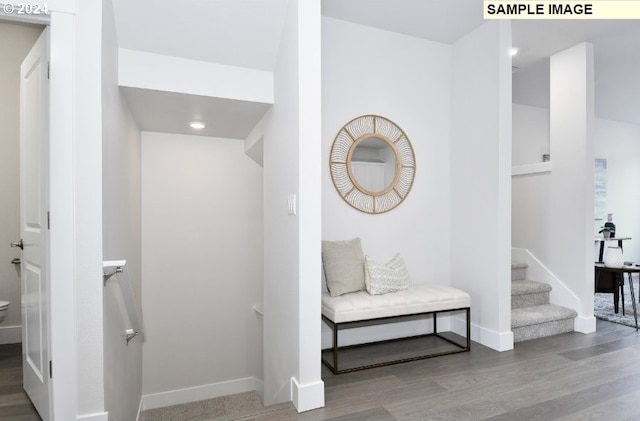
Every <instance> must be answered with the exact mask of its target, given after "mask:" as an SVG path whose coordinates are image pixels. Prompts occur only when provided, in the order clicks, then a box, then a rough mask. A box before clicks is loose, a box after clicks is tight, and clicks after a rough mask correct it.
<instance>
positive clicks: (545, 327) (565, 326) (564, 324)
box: [512, 319, 574, 342]
mask: <svg viewBox="0 0 640 421" xmlns="http://www.w3.org/2000/svg"><path fill="white" fill-rule="evenodd" d="M573 320H574V319H562V320H555V321H552V322H547V323H540V324H537V325H530V326H523V327H518V328H515V329H513V330H512V332H513V342H523V341H528V340H530V339H537V338H544V337H546V336H553V335H558V334H560V333H567V332H573Z"/></svg>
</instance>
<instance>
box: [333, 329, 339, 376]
mask: <svg viewBox="0 0 640 421" xmlns="http://www.w3.org/2000/svg"><path fill="white" fill-rule="evenodd" d="M333 372H334V373H337V372H338V324H337V323H334V324H333Z"/></svg>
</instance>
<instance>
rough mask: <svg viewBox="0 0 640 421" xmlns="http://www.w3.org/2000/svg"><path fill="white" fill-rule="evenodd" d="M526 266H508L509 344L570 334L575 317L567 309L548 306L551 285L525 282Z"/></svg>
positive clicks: (571, 311) (517, 264) (570, 310)
mask: <svg viewBox="0 0 640 421" xmlns="http://www.w3.org/2000/svg"><path fill="white" fill-rule="evenodd" d="M526 273H527V264H526V263H516V262H512V263H511V331H512V332H513V341H514V342H522V341H528V340H529V339H536V338H543V337H546V336H552V335H557V334H559V333H566V332H573V320H574V319H575V318H576V316H577V315H578V314H577V313H576V312H575V310H572V309H570V308H566V307H561V306H557V305H554V304H549V293H550V292H551V285H549V284H545V283H544V282H538V281H530V280H527V279H526Z"/></svg>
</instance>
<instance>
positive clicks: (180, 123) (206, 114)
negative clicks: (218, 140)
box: [122, 87, 270, 139]
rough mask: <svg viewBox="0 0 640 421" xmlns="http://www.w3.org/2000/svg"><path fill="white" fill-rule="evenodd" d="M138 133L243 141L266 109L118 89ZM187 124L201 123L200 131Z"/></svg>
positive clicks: (255, 104) (254, 104)
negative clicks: (190, 135)
mask: <svg viewBox="0 0 640 421" xmlns="http://www.w3.org/2000/svg"><path fill="white" fill-rule="evenodd" d="M122 90H123V92H124V96H125V98H126V99H127V102H128V104H129V108H130V109H131V113H132V114H133V117H134V118H135V119H136V121H137V122H138V126H139V127H140V130H143V131H153V132H162V133H178V134H193V135H199V136H211V137H222V138H227V139H245V138H246V137H247V136H248V135H249V133H250V132H251V129H253V127H254V126H255V125H256V124H257V123H258V121H260V119H261V118H262V116H263V115H264V113H266V112H267V110H268V109H269V107H270V105H269V104H264V103H259V102H249V101H238V100H233V99H226V98H214V97H206V96H198V95H188V94H179V93H175V92H161V91H154V90H149V89H138V88H128V87H126V88H122ZM191 121H202V122H205V123H206V125H207V127H205V128H204V129H201V130H196V129H192V128H191V127H189V124H188V123H189V122H191Z"/></svg>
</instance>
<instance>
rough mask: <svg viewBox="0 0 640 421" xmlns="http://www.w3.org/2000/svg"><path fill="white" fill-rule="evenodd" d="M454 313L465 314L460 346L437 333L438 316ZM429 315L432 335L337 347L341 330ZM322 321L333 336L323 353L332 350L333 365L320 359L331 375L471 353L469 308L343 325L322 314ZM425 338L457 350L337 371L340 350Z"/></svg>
mask: <svg viewBox="0 0 640 421" xmlns="http://www.w3.org/2000/svg"><path fill="white" fill-rule="evenodd" d="M456 311H465V312H466V319H467V337H466V343H465V344H460V343H458V342H456V341H454V340H452V339H449V338H446V337H444V336H442V335H441V334H439V333H438V314H440V313H451V312H456ZM430 315H433V332H432V333H426V334H424V335H417V336H409V337H402V338H398V339H391V340H387V341H375V342H368V343H364V344H358V345H350V346H344V347H340V346H338V332H339V331H341V330H345V329H353V328H358V327H365V326H374V325H380V324H385V323H395V322H403V321H407V320H415V319H419V318H424V317H425V316H430ZM322 320H323V321H324V322H325V323H326V324H327V325H328V326H329V327H330V328H331V330H332V334H333V335H332V336H333V344H332V348H327V349H325V350H323V351H327V350H332V351H333V364H332V363H331V362H329V361H327V360H326V359H325V358H324V357H322V363H323V364H324V365H326V366H327V367H328V368H329V370H331V372H332V373H333V374H342V373H350V372H353V371H360V370H366V369H369V368H375V367H383V366H388V365H393V364H400V363H405V362H409V361H416V360H424V359H426V358H433V357H439V356H442V355H450V354H458V353H460V352H469V351H471V307H462V308H454V309H447V310H439V311H429V312H424V313H414V314H402V315H398V316H389V317H380V318H377V319H366V320H354V321H351V322H343V323H334V322H333V321H332V320H331V319H329V318H328V317H326V316H325V315H324V314H323V315H322ZM427 336H436V337H438V338H440V339H443V340H445V341H447V342H449V343H451V344H453V345H455V346H456V347H457V348H458V349H454V350H452V351H445V352H435V353H431V354H424V355H418V356H414V357H409V358H401V359H398V360H391V361H384V362H379V363H375V364H367V365H362V366H358V367H351V368H346V369H342V370H340V369H339V366H338V351H339V350H341V349H347V348H355V347H364V346H367V345H371V344H376V343H383V342H391V341H401V340H406V339H412V338H420V337H427Z"/></svg>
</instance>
